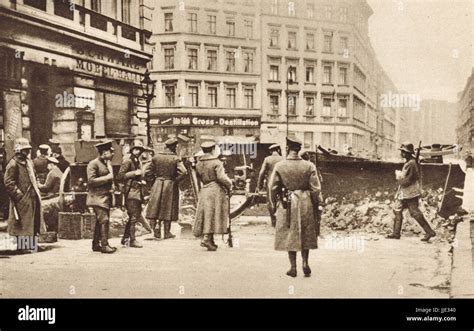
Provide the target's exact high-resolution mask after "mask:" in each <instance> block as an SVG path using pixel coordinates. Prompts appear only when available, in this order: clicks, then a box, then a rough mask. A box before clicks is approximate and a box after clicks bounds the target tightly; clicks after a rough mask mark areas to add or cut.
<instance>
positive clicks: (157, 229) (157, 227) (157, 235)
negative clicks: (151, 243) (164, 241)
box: [153, 220, 161, 239]
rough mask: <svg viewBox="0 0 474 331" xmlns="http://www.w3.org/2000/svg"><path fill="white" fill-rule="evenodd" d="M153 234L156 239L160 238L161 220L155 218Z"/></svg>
mask: <svg viewBox="0 0 474 331" xmlns="http://www.w3.org/2000/svg"><path fill="white" fill-rule="evenodd" d="M153 235H154V237H155V238H156V239H161V221H159V220H155V226H154V227H153Z"/></svg>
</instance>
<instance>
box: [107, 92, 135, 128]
mask: <svg viewBox="0 0 474 331" xmlns="http://www.w3.org/2000/svg"><path fill="white" fill-rule="evenodd" d="M104 97H105V119H104V123H105V134H106V136H108V137H119V136H122V137H123V136H128V135H129V134H130V128H131V127H130V110H129V109H130V108H129V107H130V99H129V97H128V96H125V95H119V94H111V93H104Z"/></svg>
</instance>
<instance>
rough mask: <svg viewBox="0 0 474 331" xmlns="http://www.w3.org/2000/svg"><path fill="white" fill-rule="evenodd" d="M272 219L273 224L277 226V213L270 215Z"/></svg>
mask: <svg viewBox="0 0 474 331" xmlns="http://www.w3.org/2000/svg"><path fill="white" fill-rule="evenodd" d="M270 219H271V221H272V226H273V227H275V226H276V222H277V218H276V216H275V215H270Z"/></svg>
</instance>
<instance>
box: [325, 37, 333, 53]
mask: <svg viewBox="0 0 474 331" xmlns="http://www.w3.org/2000/svg"><path fill="white" fill-rule="evenodd" d="M324 51H325V52H328V53H331V52H332V33H331V34H325V35H324Z"/></svg>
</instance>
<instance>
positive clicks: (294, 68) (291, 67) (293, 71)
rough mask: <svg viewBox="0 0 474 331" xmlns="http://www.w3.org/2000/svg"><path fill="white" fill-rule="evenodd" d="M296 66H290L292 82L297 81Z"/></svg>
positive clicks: (290, 79) (289, 73) (289, 78)
mask: <svg viewBox="0 0 474 331" xmlns="http://www.w3.org/2000/svg"><path fill="white" fill-rule="evenodd" d="M296 78H297V77H296V67H293V66H290V67H289V68H288V80H289V81H290V82H291V83H295V82H296Z"/></svg>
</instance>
